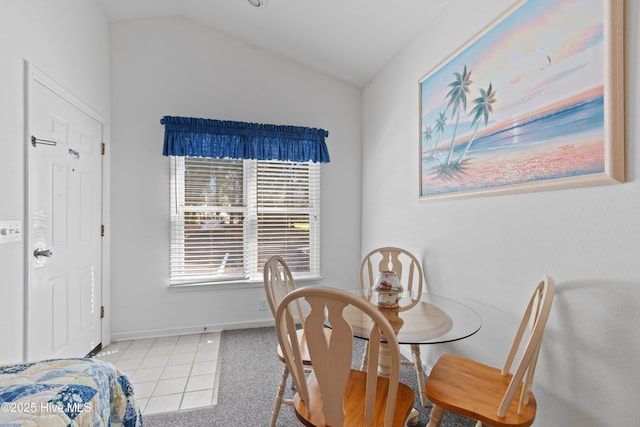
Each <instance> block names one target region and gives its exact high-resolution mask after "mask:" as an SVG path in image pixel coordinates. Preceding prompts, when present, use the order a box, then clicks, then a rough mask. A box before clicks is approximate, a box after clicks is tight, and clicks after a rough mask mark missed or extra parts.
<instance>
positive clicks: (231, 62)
mask: <svg viewBox="0 0 640 427" xmlns="http://www.w3.org/2000/svg"><path fill="white" fill-rule="evenodd" d="M111 65H112V68H111V70H112V80H111V87H112V135H113V138H112V140H113V151H112V162H113V163H112V164H113V170H114V173H113V179H112V190H111V191H112V193H111V194H112V230H111V236H112V239H113V244H112V253H111V259H112V269H111V271H112V306H111V310H112V322H111V328H112V336H113V338H114V339H121V338H128V337H139V336H153V335H162V334H171V333H183V332H189V331H200V330H202V328H203V327H205V326H206V327H208V328H209V329H212V328H213V329H219V328H239V327H250V326H256V325H262V324H265V323H273V319H272V315H271V312H270V311H258V304H259V300H260V299H261V298H264V289H263V288H262V284H261V283H260V284H258V285H257V286H258V287H254V288H248V289H246V288H245V289H235V290H229V289H227V290H220V289H215V288H214V287H204V288H203V287H201V288H190V289H170V288H169V287H168V277H169V271H168V258H169V159H168V158H167V157H163V156H162V143H163V135H164V128H163V126H162V125H160V119H161V118H162V117H163V116H165V115H172V116H189V117H203V118H212V119H222V120H235V121H246V122H258V123H272V124H287V125H298V126H309V127H319V128H323V129H326V130H328V131H329V137H328V138H327V145H328V147H329V152H330V155H331V163H329V164H325V165H323V166H322V206H321V211H322V220H321V242H322V253H321V257H322V276H323V283H331V284H334V285H337V286H345V287H352V286H354V285H355V284H356V283H357V277H358V276H357V274H358V272H357V268H358V267H357V265H358V257H359V247H360V223H359V221H360V176H361V158H360V151H361V145H360V144H361V122H362V116H361V114H362V110H361V101H362V99H361V98H362V91H361V89H357V88H355V87H353V86H350V85H348V84H346V83H343V82H340V81H337V80H335V79H332V78H330V77H327V76H324V75H322V74H319V73H317V72H314V71H310V70H309V69H307V68H305V67H303V66H300V65H298V64H296V63H293V62H290V61H288V60H285V59H281V58H279V57H275V56H273V55H270V54H267V53H265V52H263V51H261V50H258V49H255V48H253V47H251V46H248V45H246V44H243V43H240V42H238V41H236V40H234V39H231V38H229V37H227V36H225V35H223V34H220V33H218V32H214V31H212V30H210V29H208V28H206V27H204V26H201V25H200V24H197V23H195V22H193V21H190V20H186V19H181V18H175V19H151V20H137V21H128V22H123V23H118V24H114V25H112V26H111ZM356 286H357V285H356Z"/></svg>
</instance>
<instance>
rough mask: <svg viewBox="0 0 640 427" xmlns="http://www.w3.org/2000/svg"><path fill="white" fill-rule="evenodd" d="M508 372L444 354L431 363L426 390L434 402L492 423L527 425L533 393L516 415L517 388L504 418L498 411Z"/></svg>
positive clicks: (531, 418) (532, 408)
mask: <svg viewBox="0 0 640 427" xmlns="http://www.w3.org/2000/svg"><path fill="white" fill-rule="evenodd" d="M510 380H511V375H507V376H503V375H502V374H501V371H500V369H497V368H494V367H491V366H487V365H484V364H482V363H479V362H476V361H474V360H471V359H468V358H466V357H463V356H459V355H455V354H445V355H443V356H441V357H440V359H439V360H438V362H437V363H436V364H435V365H434V367H433V369H432V370H431V373H430V374H429V378H428V380H427V383H426V388H425V393H426V395H427V398H428V399H429V400H430V401H431V402H433V403H434V404H436V405H438V406H440V407H442V408H445V409H448V410H450V411H453V412H456V413H458V414H461V415H464V416H466V417H469V418H472V419H475V420H478V421H482V422H483V423H485V424H488V425H491V426H504V427H506V426H530V425H531V424H533V421H534V419H535V415H536V400H535V397H534V396H533V393H531V394H530V396H529V403H528V404H527V405H526V406H524V407H523V408H522V413H521V414H518V400H519V399H520V390H521V388H520V389H518V392H517V393H516V397H515V399H513V401H512V402H511V406H510V407H509V410H508V412H507V414H506V415H505V416H504V417H498V415H497V410H496V408H498V407H499V406H500V402H501V401H502V398H503V397H504V394H505V391H506V390H507V387H508V386H509V381H510Z"/></svg>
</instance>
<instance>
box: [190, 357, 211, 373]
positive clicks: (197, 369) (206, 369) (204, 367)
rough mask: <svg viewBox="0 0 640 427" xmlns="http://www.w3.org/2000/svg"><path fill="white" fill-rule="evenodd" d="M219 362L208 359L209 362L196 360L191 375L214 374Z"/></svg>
mask: <svg viewBox="0 0 640 427" xmlns="http://www.w3.org/2000/svg"><path fill="white" fill-rule="evenodd" d="M216 367H217V362H216V361H213V360H211V361H207V362H194V364H193V367H192V368H191V375H203V374H214V373H215V372H216Z"/></svg>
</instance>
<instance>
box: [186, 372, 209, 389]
mask: <svg viewBox="0 0 640 427" xmlns="http://www.w3.org/2000/svg"><path fill="white" fill-rule="evenodd" d="M214 381H215V375H214V374H207V375H192V376H190V377H189V382H187V389H186V390H187V391H196V390H205V389H213V382H214Z"/></svg>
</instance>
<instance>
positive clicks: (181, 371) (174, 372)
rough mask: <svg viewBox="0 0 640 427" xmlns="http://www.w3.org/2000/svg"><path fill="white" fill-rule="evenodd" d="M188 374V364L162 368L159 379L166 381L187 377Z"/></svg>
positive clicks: (189, 367)
mask: <svg viewBox="0 0 640 427" xmlns="http://www.w3.org/2000/svg"><path fill="white" fill-rule="evenodd" d="M190 373H191V364H190V363H188V364H184V365H169V366H165V367H164V370H163V371H162V375H160V379H162V380H166V379H168V378H178V377H188V376H189V374H190Z"/></svg>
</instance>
